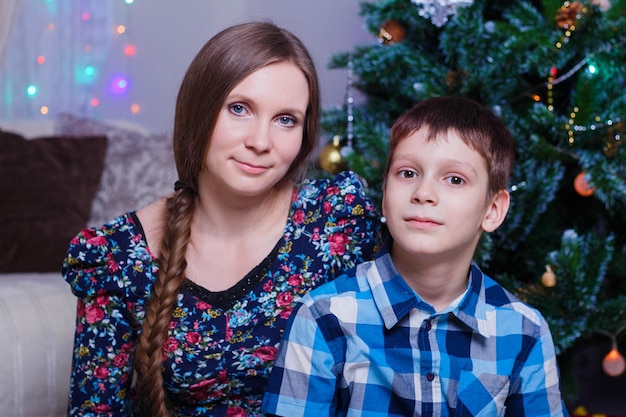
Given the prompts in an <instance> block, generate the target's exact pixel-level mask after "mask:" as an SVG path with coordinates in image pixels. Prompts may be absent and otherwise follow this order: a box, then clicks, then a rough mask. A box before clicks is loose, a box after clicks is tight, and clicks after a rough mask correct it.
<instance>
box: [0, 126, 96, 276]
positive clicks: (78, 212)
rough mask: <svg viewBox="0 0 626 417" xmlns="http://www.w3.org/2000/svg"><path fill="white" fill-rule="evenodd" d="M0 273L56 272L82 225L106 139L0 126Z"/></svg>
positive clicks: (88, 209) (86, 213)
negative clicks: (33, 134)
mask: <svg viewBox="0 0 626 417" xmlns="http://www.w3.org/2000/svg"><path fill="white" fill-rule="evenodd" d="M0 144H1V147H0V196H2V197H1V198H0V237H1V238H0V272H52V271H55V272H59V271H60V270H61V265H62V263H63V259H64V258H65V253H66V251H67V248H68V245H69V242H70V240H71V239H72V238H73V237H74V235H75V234H76V233H77V232H79V231H80V230H81V229H82V228H83V227H85V226H86V225H87V220H88V219H89V216H90V214H91V202H92V201H93V198H94V195H95V193H96V190H97V189H98V185H99V183H100V177H101V175H102V170H103V164H104V156H105V152H106V148H107V139H106V137H104V136H98V137H89V138H85V137H83V138H70V137H46V138H37V139H31V140H28V139H25V138H24V137H22V136H21V135H19V134H16V133H11V132H5V131H0Z"/></svg>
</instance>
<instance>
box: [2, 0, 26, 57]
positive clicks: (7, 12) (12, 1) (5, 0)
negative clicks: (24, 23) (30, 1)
mask: <svg viewBox="0 0 626 417" xmlns="http://www.w3.org/2000/svg"><path fill="white" fill-rule="evenodd" d="M20 1H21V0H0V65H2V61H3V59H4V55H5V52H6V50H7V45H8V43H9V39H10V33H11V28H12V27H13V26H14V23H15V17H16V16H17V10H18V8H19V5H20Z"/></svg>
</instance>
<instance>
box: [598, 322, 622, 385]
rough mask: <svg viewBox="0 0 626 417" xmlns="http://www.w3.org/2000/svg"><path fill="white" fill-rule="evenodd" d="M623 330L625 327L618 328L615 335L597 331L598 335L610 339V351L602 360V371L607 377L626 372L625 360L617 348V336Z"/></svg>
mask: <svg viewBox="0 0 626 417" xmlns="http://www.w3.org/2000/svg"><path fill="white" fill-rule="evenodd" d="M623 330H626V325H623V326H622V327H620V328H619V329H618V330H617V331H616V332H615V333H610V332H607V331H605V330H598V333H602V334H604V335H605V336H608V337H609V338H610V339H611V350H610V351H609V353H607V354H606V356H605V357H604V358H603V359H602V370H603V371H604V372H605V373H606V374H607V375H609V376H614V377H616V376H620V375H621V374H623V373H624V371H625V370H626V360H625V359H624V357H623V356H622V354H621V353H620V352H619V350H618V348H617V336H618V335H619V334H620V333H621V332H622V331H623Z"/></svg>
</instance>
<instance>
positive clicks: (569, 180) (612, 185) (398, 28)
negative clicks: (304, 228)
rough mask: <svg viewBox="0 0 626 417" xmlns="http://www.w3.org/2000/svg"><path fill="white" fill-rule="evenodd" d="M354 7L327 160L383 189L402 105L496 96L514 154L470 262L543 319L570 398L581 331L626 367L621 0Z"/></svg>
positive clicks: (615, 367)
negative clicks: (359, 34)
mask: <svg viewBox="0 0 626 417" xmlns="http://www.w3.org/2000/svg"><path fill="white" fill-rule="evenodd" d="M361 15H362V17H363V18H364V20H365V25H366V27H367V29H368V30H369V31H371V33H372V34H373V39H372V43H371V44H369V45H362V46H357V47H356V48H355V49H354V50H353V51H346V52H345V53H340V54H337V55H335V56H334V57H333V58H332V59H331V62H330V66H331V67H334V68H348V69H349V80H348V83H347V84H348V89H347V91H348V94H347V100H346V103H345V106H344V107H342V108H336V109H328V110H326V111H325V114H324V119H323V127H324V130H325V131H326V133H328V134H330V135H332V136H336V137H335V143H332V144H329V145H328V146H327V147H326V148H325V149H324V150H323V152H322V153H321V156H320V161H319V162H320V165H321V167H322V168H323V170H322V171H323V172H324V170H325V171H334V170H336V169H340V168H347V169H351V170H353V171H356V172H357V173H358V174H360V175H361V176H362V177H363V178H364V179H365V180H366V181H367V182H368V184H369V192H370V193H371V196H372V197H373V198H374V199H376V200H377V201H380V197H381V185H382V170H383V167H384V164H385V159H386V152H387V141H388V136H389V128H390V126H391V125H392V123H393V121H394V120H395V118H396V117H397V116H398V115H400V114H401V113H403V112H404V111H405V110H407V109H408V108H409V107H411V106H412V105H413V104H415V103H416V102H418V101H419V100H422V99H424V98H427V97H431V96H440V95H455V96H464V97H468V98H471V99H474V100H476V101H478V102H480V103H482V104H484V105H485V106H487V107H489V108H491V109H492V110H493V111H494V112H495V113H496V114H498V115H499V116H500V117H501V118H502V119H503V120H504V121H505V122H506V123H507V125H508V126H509V127H510V129H511V131H512V132H513V134H514V136H515V137H516V139H517V144H518V161H517V164H516V167H515V169H514V172H513V175H512V180H511V184H510V192H511V196H512V205H511V208H510V211H509V214H508V216H507V219H506V221H505V223H504V225H503V226H502V227H501V228H500V229H499V230H497V231H496V232H494V233H492V234H489V235H486V236H484V238H483V240H482V241H481V244H480V247H479V250H478V253H477V256H476V261H477V262H478V263H479V265H481V267H482V268H483V270H484V271H485V272H486V273H487V274H488V275H490V276H491V277H493V278H495V279H496V280H498V281H499V282H500V283H502V284H503V285H504V286H505V287H507V288H508V289H509V290H511V291H512V292H513V293H515V294H516V295H518V296H519V297H520V298H522V299H523V300H525V301H528V302H529V303H530V304H531V305H533V306H535V307H537V308H538V309H539V310H540V311H541V312H542V313H543V314H544V316H545V317H546V319H547V320H548V322H549V324H550V327H551V330H552V333H553V337H554V340H555V344H556V347H557V353H558V354H559V361H560V362H562V363H561V364H560V366H561V368H562V375H563V379H564V381H565V382H564V386H565V387H564V391H565V395H566V397H568V396H569V397H573V396H575V395H576V394H575V392H576V388H575V387H568V386H567V382H566V381H567V379H568V377H569V376H570V374H571V369H569V368H571V363H570V362H568V360H569V359H570V357H571V355H572V352H573V351H576V350H577V349H580V347H581V346H584V345H585V344H593V343H597V342H600V341H604V342H606V343H608V344H609V346H610V347H611V348H613V352H612V353H611V354H610V355H607V357H606V360H605V363H606V364H608V367H607V368H605V370H606V372H607V373H609V374H613V375H615V377H617V376H618V375H620V374H622V372H623V360H624V359H623V355H624V352H625V351H626V331H625V332H621V330H623V329H624V326H625V325H626V265H625V264H626V245H625V243H626V146H622V142H623V139H622V135H623V133H624V130H625V126H626V125H625V123H626V94H625V86H626V15H625V8H624V0H619V1H618V0H593V1H573V2H565V3H564V2H562V1H555V0H535V1H510V0H495V1H494V0H489V1H487V0H474V1H472V0H447V1H446V0H430V1H428V0H379V1H369V2H363V3H361ZM352 90H358V92H360V93H362V95H363V97H364V99H363V100H361V102H360V103H358V104H355V103H354V101H353V98H352V94H351V91H352ZM324 173H326V172H324ZM611 342H612V343H611ZM618 345H621V347H619V346H618ZM620 350H621V353H620ZM607 352H608V349H607ZM620 381H621V383H624V381H625V380H624V379H623V378H622V379H621V380H620ZM623 388H624V389H623V390H622V391H623V392H626V387H623Z"/></svg>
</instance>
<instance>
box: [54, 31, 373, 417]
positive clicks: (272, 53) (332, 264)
mask: <svg viewBox="0 0 626 417" xmlns="http://www.w3.org/2000/svg"><path fill="white" fill-rule="evenodd" d="M319 113H320V98H319V87H318V79H317V75H316V71H315V68H314V65H313V61H312V60H311V57H310V56H309V54H308V52H307V50H306V48H305V47H304V46H303V45H302V43H301V42H300V41H299V40H298V39H297V38H296V37H295V36H294V35H292V34H291V33H289V32H287V31H285V30H284V29H281V28H278V27H277V26H275V25H273V24H271V23H246V24H241V25H237V26H233V27H231V28H228V29H226V30H224V31H222V32H220V33H218V34H217V35H216V36H214V37H213V38H212V39H211V40H209V42H207V44H206V45H205V46H204V47H203V48H202V49H201V50H200V52H199V53H198V55H197V56H196V57H195V59H194V60H193V62H192V63H191V65H190V67H189V69H188V70H187V73H186V75H185V77H184V79H183V82H182V85H181V87H180V90H179V94H178V98H177V105H176V115H175V126H174V156H175V160H176V166H177V170H178V175H179V178H180V180H179V181H177V183H176V185H175V193H174V194H173V195H171V196H170V197H168V198H167V199H163V200H159V201H156V202H154V203H153V204H151V205H149V206H147V207H145V208H143V209H141V210H139V211H136V212H130V213H126V214H124V215H122V216H120V217H118V218H116V219H114V220H113V221H112V222H110V223H108V224H106V225H104V226H102V227H101V228H97V229H95V228H91V229H85V230H83V231H82V232H80V233H79V234H78V235H77V236H76V237H75V238H74V239H73V240H72V242H71V243H70V248H69V250H68V256H67V258H66V260H65V263H64V266H63V274H64V277H65V279H66V280H67V281H68V283H69V284H70V286H71V287H72V290H73V292H74V293H75V294H76V296H77V297H78V318H77V327H76V337H75V347H74V358H73V369H72V378H71V388H70V403H69V414H70V415H86V414H89V415H93V414H94V413H101V414H102V415H107V416H123V415H131V414H133V413H135V414H139V413H146V414H148V415H151V416H169V415H181V416H183V415H184V416H224V415H229V416H244V415H249V416H258V415H262V414H261V412H260V411H259V407H260V404H261V400H262V395H263V390H264V387H265V384H266V382H267V377H268V375H269V370H270V368H271V366H272V364H273V359H274V355H275V352H276V349H277V346H278V343H279V341H280V336H281V334H282V332H283V329H284V326H285V323H286V320H287V318H288V317H289V314H290V312H291V309H292V308H293V306H294V305H295V302H296V301H297V300H298V299H299V298H300V297H301V296H303V295H304V294H305V293H307V292H308V291H309V290H310V289H311V288H313V287H315V286H317V285H319V284H321V283H323V282H327V281H329V280H332V279H334V278H335V277H336V276H337V275H339V274H340V273H341V272H343V271H344V270H345V269H347V268H351V267H353V266H354V265H355V264H356V263H358V262H361V261H363V260H367V259H371V258H372V257H373V256H374V252H375V250H376V248H377V245H378V243H379V222H378V216H377V214H376V212H375V210H374V207H373V205H372V203H371V202H370V201H369V200H367V199H366V198H365V196H364V191H363V188H362V185H361V184H360V182H359V181H358V179H357V178H356V177H355V176H354V174H352V173H342V174H339V175H338V176H337V177H336V178H335V179H333V180H304V179H303V174H304V168H305V166H306V164H307V159H308V157H309V155H310V153H311V151H312V150H313V149H314V148H315V143H316V139H317V131H318V119H319Z"/></svg>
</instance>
